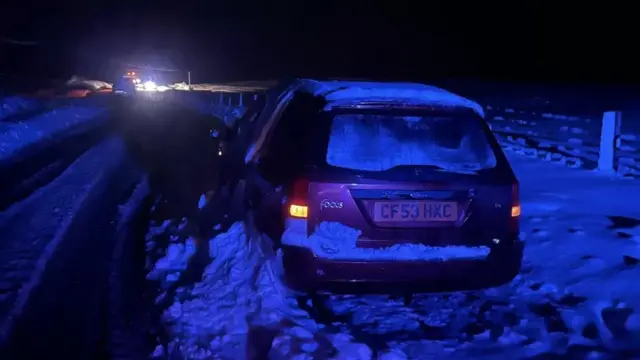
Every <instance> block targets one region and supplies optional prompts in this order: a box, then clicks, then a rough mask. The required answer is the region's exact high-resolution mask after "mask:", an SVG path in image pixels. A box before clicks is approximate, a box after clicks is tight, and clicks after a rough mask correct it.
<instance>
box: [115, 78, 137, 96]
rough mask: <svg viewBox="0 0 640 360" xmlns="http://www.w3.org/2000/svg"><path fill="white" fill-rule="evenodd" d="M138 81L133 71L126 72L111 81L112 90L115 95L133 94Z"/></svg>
mask: <svg viewBox="0 0 640 360" xmlns="http://www.w3.org/2000/svg"><path fill="white" fill-rule="evenodd" d="M139 82H140V80H139V79H138V78H137V77H136V76H135V73H133V75H132V73H131V72H128V73H126V74H125V75H123V76H121V77H120V78H118V80H116V81H115V82H114V83H113V87H112V92H113V94H115V95H129V96H130V95H133V94H134V93H135V92H136V85H137V84H138V83H139Z"/></svg>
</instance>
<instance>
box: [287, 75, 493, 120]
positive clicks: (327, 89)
mask: <svg viewBox="0 0 640 360" xmlns="http://www.w3.org/2000/svg"><path fill="white" fill-rule="evenodd" d="M299 86H300V89H301V90H303V91H306V92H309V93H312V94H314V95H316V96H322V97H324V98H325V99H326V100H327V102H329V107H331V106H333V105H338V104H340V103H344V102H352V101H358V100H404V101H407V102H410V103H415V104H427V105H440V106H452V107H463V108H469V109H472V110H473V111H475V112H476V113H477V114H478V115H480V116H482V117H484V110H483V108H482V106H480V105H479V104H478V103H476V102H474V101H471V100H469V99H467V98H464V97H462V96H460V95H456V94H454V93H452V92H449V91H446V90H444V89H441V88H438V87H435V86H430V85H424V84H419V83H387V82H373V81H341V80H330V81H319V80H310V79H302V80H299Z"/></svg>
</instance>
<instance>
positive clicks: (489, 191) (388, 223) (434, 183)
mask: <svg viewBox="0 0 640 360" xmlns="http://www.w3.org/2000/svg"><path fill="white" fill-rule="evenodd" d="M478 121H482V120H480V119H478ZM450 124H451V125H453V124H454V122H451V123H450ZM484 126H485V125H482V126H480V127H478V129H482V131H484V132H486V133H484V134H483V136H487V138H486V139H487V145H489V146H490V147H491V151H492V152H494V151H500V149H499V147H497V144H491V140H494V139H492V138H491V137H490V133H488V132H487V130H488V129H486V128H484ZM334 130H335V129H334ZM343 130H344V129H343ZM448 131H449V129H446V132H448ZM330 136H331V135H330V134H329V137H330ZM366 138H367V139H371V135H368V136H366ZM354 139H355V137H354V138H351V139H343V140H344V141H343V143H342V144H333V145H332V144H330V143H328V144H327V147H328V150H327V152H325V154H328V152H329V151H330V148H331V147H332V146H333V147H337V148H338V149H339V148H342V151H344V152H345V154H346V155H345V156H347V157H352V156H350V155H349V154H350V153H360V154H361V155H362V156H363V157H370V158H371V157H372V156H373V157H375V156H386V155H384V154H385V153H386V152H393V151H394V147H397V146H398V144H400V143H402V142H392V143H393V144H392V143H391V142H390V143H389V144H387V145H386V146H382V145H375V144H374V146H376V147H375V148H373V147H372V148H371V149H366V146H368V145H366V142H367V141H368V140H367V139H363V138H362V137H360V138H359V139H357V140H354ZM354 142H357V143H354ZM403 146H404V145H403ZM395 150H398V149H395ZM400 150H402V149H400ZM372 153H375V154H381V155H375V154H372ZM500 155H501V153H500ZM399 157H400V156H399V155H398V156H394V158H395V159H398V158H399ZM498 157H500V156H498ZM325 160H326V158H325ZM383 160H386V159H383ZM393 161H396V160H393ZM407 162H408V164H402V161H400V162H399V163H398V165H396V166H391V165H393V164H391V165H389V168H388V169H384V170H381V171H370V170H362V169H359V168H358V167H357V166H355V165H354V166H351V165H350V164H349V163H348V162H347V163H346V164H338V165H339V166H330V165H329V166H324V167H319V168H318V169H317V170H315V171H312V172H311V173H309V174H308V194H307V199H308V203H307V204H306V206H307V207H308V210H307V211H308V213H307V228H308V233H309V234H311V233H312V232H313V231H314V230H315V229H316V227H317V226H318V225H319V224H320V223H322V222H325V221H328V222H334V221H335V222H340V223H342V224H344V225H346V226H349V227H353V228H356V229H359V230H361V231H362V234H361V237H360V239H359V240H358V246H359V247H387V246H391V245H394V244H399V243H420V244H425V245H438V246H445V245H484V244H488V243H491V242H495V241H500V240H501V239H507V238H512V237H514V236H517V231H518V229H517V215H519V213H518V214H516V213H515V212H518V211H519V205H518V199H517V183H516V180H515V177H514V176H513V173H512V171H511V169H510V167H509V166H508V164H505V163H504V162H501V161H498V162H497V163H496V164H495V166H492V167H490V168H487V169H482V170H479V171H460V169H455V171H454V170H452V169H446V168H444V169H443V168H440V167H438V166H435V165H430V164H427V163H424V164H421V163H420V161H417V162H415V164H411V161H407ZM440 165H442V166H444V164H440ZM512 212H514V213H513V214H512ZM512 215H514V216H512Z"/></svg>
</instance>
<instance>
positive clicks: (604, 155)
mask: <svg viewBox="0 0 640 360" xmlns="http://www.w3.org/2000/svg"><path fill="white" fill-rule="evenodd" d="M621 120H622V113H621V112H620V111H607V112H605V113H604V114H602V130H601V131H600V155H599V156H598V170H600V171H606V172H614V171H615V158H616V139H617V138H618V135H620V123H621Z"/></svg>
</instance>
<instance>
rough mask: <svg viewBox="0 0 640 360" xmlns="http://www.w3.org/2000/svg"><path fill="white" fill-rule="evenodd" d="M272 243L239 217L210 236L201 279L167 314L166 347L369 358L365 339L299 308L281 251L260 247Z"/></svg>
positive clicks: (218, 353)
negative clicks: (332, 328) (286, 277)
mask: <svg viewBox="0 0 640 360" xmlns="http://www.w3.org/2000/svg"><path fill="white" fill-rule="evenodd" d="M156 231H157V229H156ZM269 248H270V244H269V240H268V239H265V238H264V237H261V236H253V237H252V236H249V235H248V232H247V230H246V227H245V224H244V223H242V222H236V223H235V224H233V225H232V226H231V227H230V228H229V230H228V231H227V232H224V233H221V234H219V235H217V236H216V237H215V238H213V239H211V240H210V241H209V256H210V258H211V262H210V264H209V265H208V266H207V268H206V270H205V272H204V274H203V278H202V281H200V282H198V283H196V284H194V285H193V287H189V288H183V289H180V290H179V291H177V292H176V295H175V298H174V299H173V304H172V305H171V306H170V307H169V308H168V309H167V310H166V311H165V313H164V319H163V320H164V322H165V324H166V325H167V326H168V328H169V332H170V334H171V336H172V337H173V340H172V342H171V343H170V345H169V347H170V349H169V351H170V352H175V351H179V352H181V353H182V354H183V355H184V356H185V357H186V358H189V359H250V358H254V356H257V355H265V354H267V353H268V354H269V358H272V359H291V358H300V359H312V358H331V357H335V358H339V359H347V358H348V359H369V358H371V350H370V349H369V348H368V347H367V346H365V345H361V344H355V343H353V342H352V337H351V336H350V335H346V334H336V333H333V332H329V331H327V329H325V328H324V326H323V325H320V324H318V323H316V322H315V321H314V320H312V319H311V318H310V317H309V315H308V313H307V312H305V311H303V310H301V309H300V308H299V307H298V305H297V301H296V298H295V296H294V295H295V294H293V293H292V292H290V291H289V290H288V289H287V288H286V287H285V286H283V284H282V283H281V280H280V276H281V271H282V267H281V259H280V256H279V255H278V254H274V253H271V252H270V251H268V250H263V249H269ZM161 262H163V261H161ZM155 268H156V269H157V268H158V266H156V267H155ZM158 353H161V352H160V351H158ZM296 356H297V357H296Z"/></svg>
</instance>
